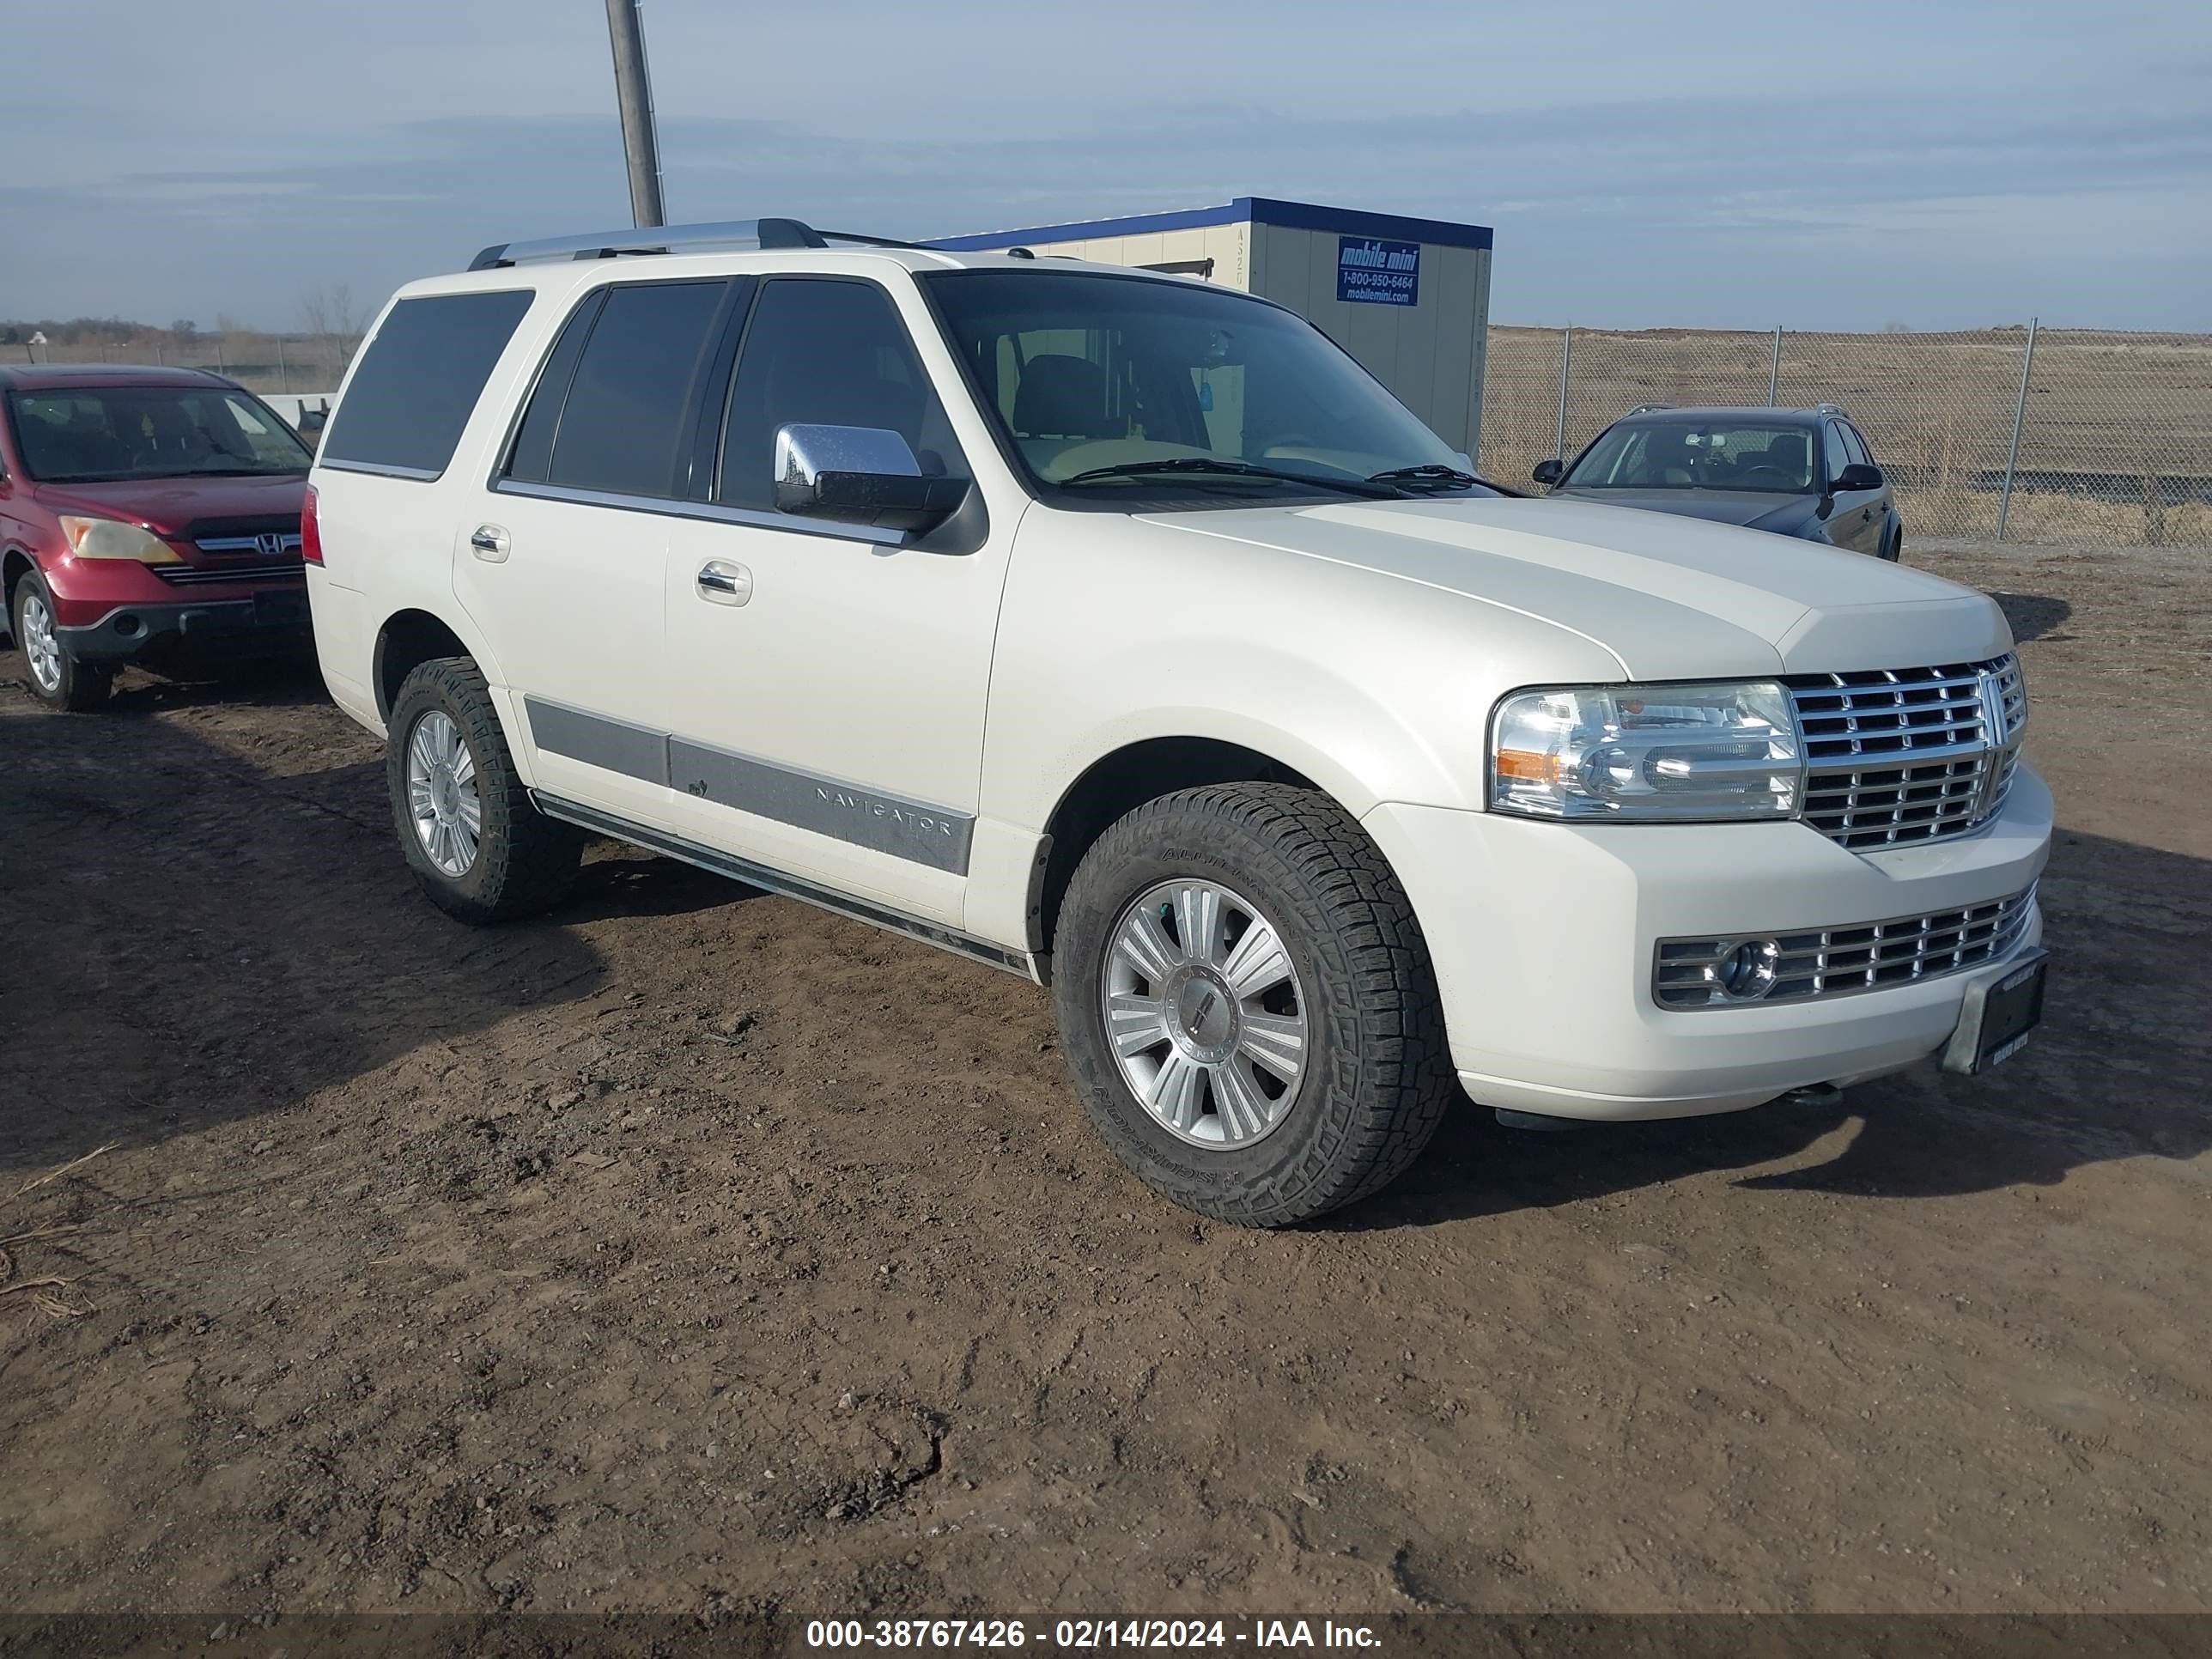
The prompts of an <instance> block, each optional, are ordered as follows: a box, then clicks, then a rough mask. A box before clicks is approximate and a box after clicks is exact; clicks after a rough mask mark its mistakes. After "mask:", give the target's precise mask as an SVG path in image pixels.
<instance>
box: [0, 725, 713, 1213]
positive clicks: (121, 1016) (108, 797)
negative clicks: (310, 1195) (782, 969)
mask: <svg viewBox="0 0 2212 1659" xmlns="http://www.w3.org/2000/svg"><path fill="white" fill-rule="evenodd" d="M286 695H289V694H286ZM264 724H265V722H264ZM257 737H259V739H260V740H261V741H263V742H265V743H267V744H269V745H270V748H271V749H272V750H277V751H279V752H289V753H292V754H295V755H297V754H298V753H300V752H301V751H300V750H298V749H297V748H294V749H292V750H283V749H282V745H284V744H301V743H307V744H313V741H314V740H315V739H314V738H313V737H312V736H309V737H305V738H303V737H301V736H299V735H298V734H294V733H291V732H281V731H280V732H276V733H275V734H271V735H268V736H261V735H260V734H257ZM339 740H340V741H343V738H342V737H341V738H339ZM323 741H325V742H327V741H329V738H328V737H327V735H325V738H323ZM641 890H642V891H643V892H644V893H645V895H646V897H645V899H644V900H643V902H645V903H646V904H647V906H648V907H649V908H662V909H665V908H671V907H674V906H677V905H680V904H682V903H684V902H696V896H695V895H694V890H693V889H692V888H691V887H690V884H688V883H687V882H684V881H683V880H682V879H681V878H677V879H674V880H671V879H669V878H665V877H663V876H662V875H661V874H660V873H659V871H657V870H656V871H654V872H651V873H649V874H645V875H638V874H635V873H632V872H628V871H623V872H608V873H606V874H604V875H599V876H596V877H594V878H592V881H589V882H587V883H586V884H585V894H584V900H583V902H584V903H585V904H586V906H587V907H588V906H589V905H590V904H591V903H592V902H593V900H592V895H593V893H594V892H595V891H596V892H597V893H598V894H599V896H600V899H601V902H604V901H605V896H606V894H608V893H609V892H610V891H618V892H620V893H621V894H622V895H623V900H624V902H625V903H635V902H639V900H638V897H637V896H638V894H639V892H640V891H641ZM718 896H720V895H718ZM0 914H4V915H7V916H8V917H9V921H10V927H9V933H10V941H9V950H8V951H7V952H6V953H5V955H4V956H0V1021H4V1024H5V1029H6V1030H7V1032H8V1034H9V1035H8V1042H7V1063H6V1075H7V1076H8V1079H9V1083H8V1085H7V1086H5V1087H0V1170H5V1171H9V1172H14V1171H21V1170H38V1169H44V1168H49V1167H52V1166H53V1165H57V1164H62V1163H64V1162H66V1161H68V1160H69V1159H70V1158H76V1157H81V1156H82V1155H83V1154H84V1153H86V1152H90V1151H92V1150H93V1149H94V1148H96V1147H98V1146H102V1145H104V1144H106V1143H108V1142H111V1141H120V1142H124V1143H126V1144H131V1143H139V1142H145V1141H154V1140H160V1139H165V1138H167V1137H169V1136H171V1135H175V1134H182V1133H190V1132H192V1131H194V1130H197V1129H201V1128H205V1127H210V1125H213V1124H216V1123H220V1122H222V1121H231V1120H236V1119H239V1118H244V1117H249V1116H252V1115H258V1114H264V1113H276V1112H281V1111H283V1110H284V1109H288V1108H291V1107H293V1106H295V1105H297V1104H298V1103H301V1102H302V1101H303V1100H306V1099H307V1098H308V1097H311V1096H313V1094H314V1093H315V1092H316V1091H319V1090H321V1089H325V1088H326V1087H329V1086H331V1085H335V1084H338V1083H342V1082H344V1081H347V1080H349V1079H353V1078H356V1077H358V1076H360V1075H362V1073H366V1072H368V1071H371V1070H373V1069H374V1068H376V1067H378V1066H383V1065H386V1063H388V1062H391V1061H393V1060H398V1059H399V1058H401V1057H402V1056H404V1055H408V1054H421V1053H424V1052H429V1053H436V1052H437V1051H439V1050H440V1049H441V1048H444V1049H445V1050H446V1051H447V1052H451V1051H452V1050H453V1049H454V1048H456V1047H460V1048H465V1046H466V1045H465V1042H464V1041H463V1040H464V1039H466V1038H468V1037H470V1036H472V1035H473V1034H476V1033H479V1032H483V1031H485V1030H489V1028H491V1027H493V1026H495V1025H497V1024H500V1023H501V1022H502V1021H504V1020H507V1019H508V1018H511V1017H512V1016H513V1015H514V1014H516V1013H517V1012H520V1011H522V1010H525V1009H529V1008H533V1007H544V1006H549V1005H551V1004H556V1003H560V1002H565V1001H570V1000H576V999H580V998H584V997H588V996H591V995H592V994H594V993H595V992H596V991H598V990H599V989H600V988H601V987H602V985H603V982H604V980H605V967H604V964H603V963H602V961H601V958H600V957H599V953H598V952H597V951H595V950H594V949H593V948H592V946H591V945H589V944H588V943H587V942H586V941H585V940H584V939H581V938H580V937H579V936H578V934H577V933H575V932H574V930H573V929H571V928H569V927H565V926H563V925H562V922H561V920H560V919H559V918H556V919H555V920H554V921H550V922H547V923H544V924H537V925H531V926H523V927H509V928H495V929H489V930H483V931H477V930H471V929H467V928H464V927H460V926H459V924H457V923H455V922H453V921H451V920H450V919H448V918H447V917H446V916H444V915H441V914H440V913H439V912H438V911H436V910H435V909H434V908H432V907H431V906H430V905H428V903H426V902H423V900H422V897H421V896H420V894H419V893H418V892H417V891H416V887H415V884H414V882H413V880H412V878H410V876H409V874H408V872H407V871H406V869H405V867H404V865H403V863H402V862H401V860H399V859H398V856H397V855H396V854H395V852H394V849H393V847H392V829H391V819H390V816H389V811H388V809H387V807H386V803H385V799H384V781H383V769H382V768H381V767H380V766H379V765H376V764H374V763H355V764H350V765H346V766H343V767H338V768H334V769H325V770H322V771H311V772H306V773H301V774H298V775H287V774H286V773H284V772H283V770H282V769H280V768H278V767H276V766H271V765H263V764H259V763H258V762H257V760H250V759H247V758H245V757H241V756H240V755H239V754H236V753H234V752H231V751H230V750H228V749H225V748H222V747H219V746H217V744H216V743H214V742H211V741H210V740H209V739H208V738H204V737H202V736H199V735H197V734H195V733H194V732H192V731H191V729H190V727H189V726H187V725H185V723H182V722H179V721H174V720H140V719H125V720H112V719H106V718H103V717H97V716H92V717H69V716H59V715H54V714H48V713H46V711H44V710H41V709H39V708H35V707H34V706H33V705H32V704H31V703H30V702H29V700H28V699H27V698H21V697H16V696H0Z"/></svg>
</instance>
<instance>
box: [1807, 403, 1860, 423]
mask: <svg viewBox="0 0 2212 1659" xmlns="http://www.w3.org/2000/svg"><path fill="white" fill-rule="evenodd" d="M1813 412H1814V414H1815V415H1840V416H1843V417H1844V419H1845V420H1849V419H1850V417H1851V412H1850V410H1848V409H1845V408H1844V406H1843V405H1842V404H1814V405H1813Z"/></svg>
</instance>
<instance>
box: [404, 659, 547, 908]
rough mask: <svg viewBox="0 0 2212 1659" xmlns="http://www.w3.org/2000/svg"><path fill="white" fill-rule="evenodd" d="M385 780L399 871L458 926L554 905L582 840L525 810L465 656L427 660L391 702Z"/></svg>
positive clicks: (493, 715) (495, 720) (502, 739)
mask: <svg viewBox="0 0 2212 1659" xmlns="http://www.w3.org/2000/svg"><path fill="white" fill-rule="evenodd" d="M388 730H389V732H390V733H391V736H390V739H389V742H388V743H387V744H386V769H385V775H386V781H387V783H388V785H389V787H390V788H391V791H392V817H393V818H394V821H395V823H396V825H397V828H398V832H399V844H400V848H401V849H402V850H403V851H404V853H405V854H406V857H407V865H408V867H409V868H410V869H411V870H412V871H414V872H415V879H416V881H417V882H418V883H419V884H421V885H422V890H423V892H424V893H425V894H427V895H428V896H429V899H430V902H432V903H434V904H435V905H436V906H437V907H438V908H440V909H441V910H444V911H445V912H447V914H448V915H454V916H459V918H460V919H461V920H462V921H472V922H493V921H513V920H514V919H516V918H518V917H521V916H530V915H538V913H539V912H541V911H544V910H547V909H550V908H552V907H553V906H554V905H555V904H557V903H558V902H560V901H561V898H562V895H563V894H565V893H566V892H567V891H568V884H569V883H570V882H571V881H573V880H574V878H575V874H576V866H577V864H578V863H579V862H580V858H581V854H582V850H583V836H582V835H581V833H580V832H579V831H577V830H574V829H571V828H570V827H569V826H568V825H567V824H565V823H557V822H556V821H555V820H554V819H551V818H549V817H546V816H545V815H544V813H542V812H540V811H538V808H537V807H536V806H535V805H532V801H531V799H530V791H529V789H528V788H527V787H525V785H524V783H523V781H522V778H521V775H520V773H518V772H517V771H516V770H515V767H514V758H513V756H512V755H511V754H510V753H509V752H508V750H507V737H506V734H505V733H504V732H502V731H501V729H500V724H499V714H498V711H496V710H495V709H494V708H493V707H492V703H491V694H490V693H489V691H488V690H486V689H485V687H484V681H483V675H482V674H480V673H478V672H477V666H476V665H475V664H474V663H472V662H471V661H469V660H468V659H466V658H465V657H443V658H440V659H438V660H436V661H435V662H426V663H424V664H423V665H422V666H421V667H419V668H417V669H416V670H415V671H414V672H413V673H411V674H410V675H408V677H407V678H406V681H405V683H404V684H402V685H401V686H400V688H399V695H398V697H396V698H394V699H393V701H392V716H391V720H390V722H389V726H388Z"/></svg>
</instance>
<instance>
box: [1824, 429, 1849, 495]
mask: <svg viewBox="0 0 2212 1659" xmlns="http://www.w3.org/2000/svg"><path fill="white" fill-rule="evenodd" d="M1827 434H1828V482H1829V483H1834V482H1835V481H1836V480H1837V479H1838V477H1841V476H1842V475H1843V471H1844V468H1845V467H1847V466H1849V465H1850V464H1851V459H1852V456H1851V451H1850V445H1849V444H1847V443H1845V442H1844V428H1842V427H1841V426H1839V425H1838V424H1837V423H1836V422H1833V421H1831V422H1828V426H1827Z"/></svg>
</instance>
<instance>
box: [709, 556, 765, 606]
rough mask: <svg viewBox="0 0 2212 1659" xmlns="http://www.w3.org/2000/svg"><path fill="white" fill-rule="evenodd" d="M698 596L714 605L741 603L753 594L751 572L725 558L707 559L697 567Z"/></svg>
mask: <svg viewBox="0 0 2212 1659" xmlns="http://www.w3.org/2000/svg"><path fill="white" fill-rule="evenodd" d="M696 580H697V583H698V587H699V597H700V598H701V599H710V600H712V601H713V602H714V604H716V605H743V604H744V602H745V601H746V600H747V599H750V598H752V596H753V573H752V572H751V571H750V570H748V569H746V568H744V566H743V565H741V564H732V563H731V562H729V561H728V560H726V559H709V560H708V561H707V562H706V563H704V564H702V565H701V566H700V567H699V574H698V576H697V578H696Z"/></svg>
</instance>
